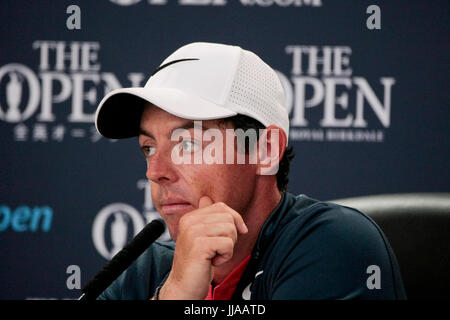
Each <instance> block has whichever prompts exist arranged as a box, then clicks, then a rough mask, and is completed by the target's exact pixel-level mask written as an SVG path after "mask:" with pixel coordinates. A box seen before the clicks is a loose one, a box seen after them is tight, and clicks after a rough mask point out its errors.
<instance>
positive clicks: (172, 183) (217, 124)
mask: <svg viewBox="0 0 450 320" xmlns="http://www.w3.org/2000/svg"><path fill="white" fill-rule="evenodd" d="M193 124H194V122H193V121H191V120H187V119H183V118H179V117H176V116H174V115H172V114H170V113H167V112H166V111H164V110H162V109H160V108H157V107H155V106H152V105H148V106H146V107H145V108H144V112H143V114H142V117H141V127H140V128H141V134H140V135H139V145H140V146H141V148H142V149H143V151H144V153H145V154H146V155H145V157H146V160H147V172H146V176H147V178H148V179H149V181H150V184H151V193H152V200H153V203H154V205H155V207H156V209H157V210H158V212H159V213H160V214H161V216H162V218H163V219H164V220H165V222H166V224H167V226H168V228H169V232H170V234H171V236H172V239H174V240H175V241H176V238H177V234H178V221H179V219H180V217H182V216H183V215H184V214H185V213H187V212H189V211H192V210H194V209H196V208H198V203H199V200H200V198H201V197H203V196H208V197H210V198H211V199H212V200H213V202H223V203H225V204H227V205H228V206H229V207H231V208H233V209H234V210H236V211H237V212H239V213H240V214H241V215H242V216H243V218H244V220H245V212H246V209H247V207H248V205H249V204H250V202H251V200H252V197H253V192H254V190H255V183H256V177H257V175H256V166H255V165H254V164H248V162H245V163H244V164H238V163H237V161H234V162H233V163H232V164H226V161H225V160H224V161H223V163H222V164H220V163H212V164H207V163H205V161H201V163H200V164H195V163H194V162H193V161H192V162H191V163H190V164H189V163H180V162H177V161H173V159H172V158H173V151H174V150H178V149H179V148H180V147H181V148H183V152H184V154H189V152H191V151H192V153H193V152H194V150H198V148H201V149H202V150H205V147H207V146H208V144H210V143H212V142H211V141H203V142H201V141H195V137H194V126H193ZM181 128H182V129H185V130H184V132H189V134H190V135H189V136H190V138H189V139H185V138H183V141H184V142H183V143H182V144H180V141H181V140H176V141H172V140H174V139H171V137H172V134H173V132H174V130H176V129H181ZM209 128H216V129H217V130H220V131H221V132H222V137H224V139H225V137H227V135H228V137H230V136H229V132H230V130H228V132H226V129H227V128H228V129H232V125H231V124H230V123H226V122H223V121H220V120H208V121H202V129H203V130H207V129H209ZM196 130H197V129H196ZM197 132H198V131H197ZM197 137H198V136H197ZM228 137H227V138H228ZM189 140H191V141H192V142H189ZM203 140H206V139H203ZM221 145H222V146H223V159H225V158H226V154H227V152H230V151H233V152H234V155H235V156H236V153H237V152H236V148H235V149H234V150H230V147H229V146H228V148H227V144H226V143H225V141H224V142H223V143H222V144H221ZM227 149H228V150H227Z"/></svg>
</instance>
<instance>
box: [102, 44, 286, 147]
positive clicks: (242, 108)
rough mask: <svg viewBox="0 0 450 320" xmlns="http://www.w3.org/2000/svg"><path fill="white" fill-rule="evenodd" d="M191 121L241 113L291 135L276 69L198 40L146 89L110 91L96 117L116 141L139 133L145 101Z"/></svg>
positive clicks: (238, 50) (154, 76) (231, 49)
mask: <svg viewBox="0 0 450 320" xmlns="http://www.w3.org/2000/svg"><path fill="white" fill-rule="evenodd" d="M148 102H150V103H152V104H153V105H155V106H157V107H159V108H161V109H163V110H165V111H166V112H168V113H171V114H173V115H175V116H177V117H180V118H184V119H190V120H211V119H221V118H228V117H232V116H235V115H237V114H242V115H246V116H249V117H251V118H253V119H256V120H258V121H259V122H261V123H262V124H263V125H264V126H266V127H268V126H270V125H276V126H278V127H280V128H281V129H283V130H284V132H285V133H286V137H289V116H288V112H287V108H286V102H285V96H284V90H283V87H282V85H281V82H280V80H279V78H278V76H277V74H276V73H275V71H274V70H273V69H272V68H271V67H270V66H268V65H267V64H266V63H265V62H264V61H262V60H261V59H260V58H259V57H258V56H257V55H256V54H254V53H253V52H250V51H247V50H243V49H241V48H240V47H238V46H230V45H224V44H217V43H205V42H196V43H191V44H188V45H185V46H183V47H181V48H179V49H178V50H176V51H175V52H174V53H172V54H171V55H170V56H169V57H168V58H167V59H165V60H164V61H163V62H162V63H161V65H160V66H159V67H158V68H157V69H156V70H155V71H154V72H153V74H152V75H151V77H150V78H149V80H148V81H147V83H146V84H145V86H144V87H143V88H142V87H134V88H122V89H117V90H113V91H111V92H110V93H108V94H107V95H106V96H105V97H104V98H103V99H102V101H101V102H100V104H99V106H98V108H97V111H96V113H95V126H96V128H97V130H98V132H99V133H100V134H101V135H103V136H105V137H107V138H112V139H120V138H129V137H133V136H137V135H139V126H140V118H141V115H142V107H143V106H144V105H145V104H146V103H148Z"/></svg>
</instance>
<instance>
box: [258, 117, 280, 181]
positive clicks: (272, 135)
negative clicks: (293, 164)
mask: <svg viewBox="0 0 450 320" xmlns="http://www.w3.org/2000/svg"><path fill="white" fill-rule="evenodd" d="M286 143H287V137H286V133H285V132H284V131H283V129H281V128H280V127H277V126H275V125H271V126H268V127H267V128H265V129H264V130H263V132H262V133H261V135H260V137H259V141H258V164H257V165H258V168H257V171H256V173H257V174H258V175H263V176H264V175H275V174H277V173H278V169H279V164H280V161H281V159H282V158H283V155H284V152H285V150H286Z"/></svg>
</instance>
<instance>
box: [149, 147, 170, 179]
mask: <svg viewBox="0 0 450 320" xmlns="http://www.w3.org/2000/svg"><path fill="white" fill-rule="evenodd" d="M146 176H147V179H149V180H150V181H152V182H155V183H158V184H161V183H172V182H175V181H176V179H177V174H176V171H175V168H174V163H173V161H172V159H171V157H170V152H169V151H167V150H157V151H156V152H155V154H153V155H152V156H151V157H149V158H147V172H146Z"/></svg>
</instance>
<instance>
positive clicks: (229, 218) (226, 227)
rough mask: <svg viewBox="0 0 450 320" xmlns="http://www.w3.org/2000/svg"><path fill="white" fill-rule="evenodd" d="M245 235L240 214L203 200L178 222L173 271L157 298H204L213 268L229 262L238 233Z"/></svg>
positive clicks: (221, 204) (204, 198) (206, 199)
mask: <svg viewBox="0 0 450 320" xmlns="http://www.w3.org/2000/svg"><path fill="white" fill-rule="evenodd" d="M247 232H248V229H247V226H246V225H245V223H244V220H243V219H242V217H241V215H240V214H239V213H237V212H236V211H234V210H233V209H231V208H230V207H228V206H227V205H225V204H224V203H221V202H218V203H213V202H212V200H211V199H210V198H209V197H206V196H205V197H202V198H201V199H200V201H199V206H198V209H196V210H193V211H191V212H188V213H186V214H185V215H184V216H183V217H181V219H180V221H179V225H178V236H177V242H176V247H175V253H174V259H173V264H172V270H171V272H170V274H169V277H168V278H167V281H166V283H165V284H164V286H163V287H162V288H161V291H160V294H159V298H160V299H161V300H163V299H169V300H176V299H183V300H195V299H204V298H205V297H206V295H207V294H208V290H209V285H210V284H211V281H212V279H213V277H214V271H213V266H216V267H217V266H220V265H222V264H223V263H225V262H227V261H228V260H230V259H231V257H232V256H233V250H234V245H235V243H236V241H237V238H238V234H245V233H247Z"/></svg>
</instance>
